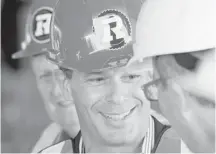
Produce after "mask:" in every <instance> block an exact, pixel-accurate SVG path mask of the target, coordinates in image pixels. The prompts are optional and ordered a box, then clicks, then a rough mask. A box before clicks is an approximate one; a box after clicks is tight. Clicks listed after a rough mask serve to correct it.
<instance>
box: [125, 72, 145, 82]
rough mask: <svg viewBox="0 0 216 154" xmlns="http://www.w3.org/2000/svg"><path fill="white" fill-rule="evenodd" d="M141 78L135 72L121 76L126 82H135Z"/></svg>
mask: <svg viewBox="0 0 216 154" xmlns="http://www.w3.org/2000/svg"><path fill="white" fill-rule="evenodd" d="M140 78H141V75H135V74H129V75H126V76H123V78H122V79H123V80H124V81H126V82H135V81H137V80H139V79H140Z"/></svg>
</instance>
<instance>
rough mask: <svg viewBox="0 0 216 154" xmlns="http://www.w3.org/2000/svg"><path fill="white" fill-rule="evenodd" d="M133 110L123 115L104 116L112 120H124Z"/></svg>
mask: <svg viewBox="0 0 216 154" xmlns="http://www.w3.org/2000/svg"><path fill="white" fill-rule="evenodd" d="M130 112H131V110H130V111H128V112H125V113H123V114H103V115H104V116H105V117H106V118H108V119H111V120H123V119H124V118H125V117H126V116H128V115H129V114H130Z"/></svg>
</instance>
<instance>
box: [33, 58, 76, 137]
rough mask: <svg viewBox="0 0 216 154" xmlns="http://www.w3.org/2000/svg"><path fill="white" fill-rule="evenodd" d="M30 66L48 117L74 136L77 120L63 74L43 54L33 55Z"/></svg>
mask: <svg viewBox="0 0 216 154" xmlns="http://www.w3.org/2000/svg"><path fill="white" fill-rule="evenodd" d="M32 68H33V72H34V74H35V76H36V81H37V86H38V89H39V92H40V94H41V96H42V98H43V101H44V103H45V107H46V110H47V112H48V115H49V117H50V118H51V119H52V120H53V121H55V122H57V123H59V124H60V125H61V126H62V127H63V128H64V129H65V130H66V131H67V132H68V133H69V135H70V136H71V137H74V136H76V134H77V132H78V131H79V122H78V117H77V113H76V109H75V106H74V103H73V99H72V96H71V93H70V91H69V88H67V87H65V86H64V84H65V83H64V82H65V77H64V74H63V73H62V71H60V70H59V69H58V67H57V66H56V65H54V64H52V63H50V62H49V61H47V60H46V57H45V55H39V56H35V57H33V58H32Z"/></svg>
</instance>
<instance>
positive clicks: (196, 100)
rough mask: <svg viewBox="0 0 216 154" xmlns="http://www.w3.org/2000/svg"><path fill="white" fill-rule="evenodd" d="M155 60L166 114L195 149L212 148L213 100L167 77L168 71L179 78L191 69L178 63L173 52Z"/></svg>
mask: <svg viewBox="0 0 216 154" xmlns="http://www.w3.org/2000/svg"><path fill="white" fill-rule="evenodd" d="M199 57H200V58H201V57H202V55H199ZM203 58H204V57H202V58H201V59H202V60H203ZM155 64H156V69H157V71H158V73H159V76H160V78H161V81H160V83H159V84H158V88H159V90H158V92H159V103H160V108H161V110H162V112H163V114H164V115H165V116H166V118H167V119H168V120H169V122H170V123H171V125H172V126H173V127H174V129H175V130H177V132H178V133H179V135H180V136H181V137H182V139H183V140H184V142H185V143H186V144H187V145H188V147H189V148H190V149H191V150H192V151H193V152H213V151H214V145H215V141H214V139H215V119H214V117H215V108H214V102H213V101H210V100H208V99H205V98H203V97H202V96H199V95H194V94H192V93H190V92H189V91H187V90H184V89H183V88H182V87H181V86H180V84H179V82H178V80H175V78H173V79H168V78H167V77H166V76H167V75H166V74H169V75H170V76H174V77H175V76H179V79H180V78H181V76H180V75H182V74H183V75H184V74H187V73H188V72H189V71H188V70H187V69H185V68H183V67H181V66H180V65H178V64H177V63H176V61H175V59H174V57H173V56H163V57H159V58H158V59H157V60H156V62H155ZM170 66H172V68H171V67H170Z"/></svg>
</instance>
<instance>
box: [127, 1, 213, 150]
mask: <svg viewBox="0 0 216 154" xmlns="http://www.w3.org/2000/svg"><path fill="white" fill-rule="evenodd" d="M215 19H216V14H215V1H214V0H179V1H173V0H146V1H145V3H144V4H143V6H142V9H141V12H140V14H139V17H138V22H137V26H136V43H135V44H134V57H133V59H131V61H130V62H129V64H128V65H129V66H130V65H131V64H133V63H134V62H136V61H140V62H141V61H142V60H144V61H145V59H146V58H147V59H148V58H151V57H153V64H154V68H155V73H156V74H157V77H156V78H155V80H154V81H152V82H149V83H143V89H144V91H145V94H146V97H147V98H149V99H150V100H151V99H152V97H151V96H149V95H148V91H150V90H151V89H152V87H157V88H158V100H159V104H160V108H161V110H162V113H163V115H164V116H165V117H166V118H167V119H168V121H169V123H170V124H171V125H172V126H173V128H174V129H175V130H176V131H177V133H178V134H179V135H180V137H181V138H182V139H183V140H184V142H185V143H186V145H187V146H188V147H189V149H190V150H191V151H192V152H195V153H197V152H201V153H207V152H210V153H214V152H215V89H214V86H215V75H214V74H215V45H216V44H215V42H216V35H215V27H216V22H215Z"/></svg>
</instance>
